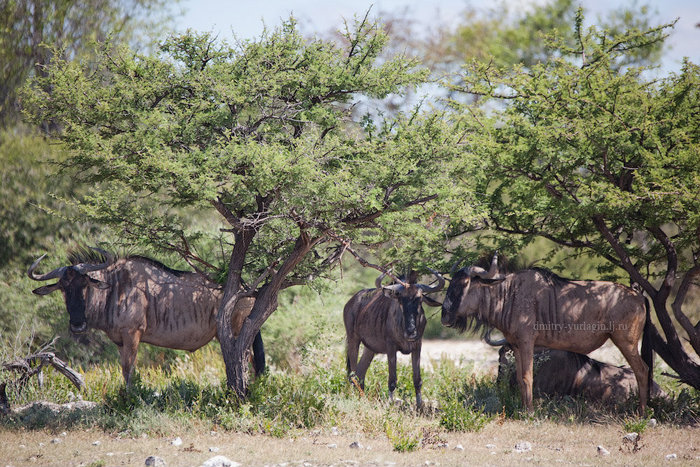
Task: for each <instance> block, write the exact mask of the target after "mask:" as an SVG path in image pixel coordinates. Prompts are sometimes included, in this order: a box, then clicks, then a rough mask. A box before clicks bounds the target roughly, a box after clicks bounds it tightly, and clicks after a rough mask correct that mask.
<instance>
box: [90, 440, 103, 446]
mask: <svg viewBox="0 0 700 467" xmlns="http://www.w3.org/2000/svg"><path fill="white" fill-rule="evenodd" d="M100 444H102V443H100V441H93V442H92V445H93V446H99V445H100Z"/></svg>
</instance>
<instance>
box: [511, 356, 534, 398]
mask: <svg viewBox="0 0 700 467" xmlns="http://www.w3.org/2000/svg"><path fill="white" fill-rule="evenodd" d="M534 351H535V348H534V346H533V345H519V346H517V347H516V346H513V353H514V354H515V371H516V376H517V377H518V385H519V386H520V397H521V398H522V401H523V406H524V407H525V408H526V409H527V411H528V412H532V373H533V358H534Z"/></svg>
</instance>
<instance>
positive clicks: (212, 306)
mask: <svg viewBox="0 0 700 467" xmlns="http://www.w3.org/2000/svg"><path fill="white" fill-rule="evenodd" d="M95 250H97V251H99V252H100V253H101V254H102V256H103V257H104V258H103V260H104V262H102V263H99V264H95V263H94V262H91V261H90V260H87V259H85V258H83V259H82V260H81V259H79V258H78V259H75V261H73V262H74V263H76V264H73V265H71V266H63V267H60V268H57V269H54V270H53V271H51V272H47V273H46V274H37V273H36V272H35V270H36V268H37V266H38V264H39V262H40V261H41V260H42V259H44V257H45V256H46V255H45V254H44V255H43V256H41V257H40V258H39V259H37V260H36V261H34V263H33V264H32V265H31V266H30V267H29V270H28V271H27V274H28V275H29V277H30V278H32V279H34V280H36V281H47V280H50V279H58V282H56V283H55V284H51V285H46V286H43V287H39V288H38V289H36V290H34V291H33V292H34V293H35V294H37V295H46V294H49V293H51V292H53V291H55V290H60V291H61V292H62V293H63V296H64V298H65V302H66V308H67V309H68V314H69V316H70V330H71V332H73V333H75V334H80V333H83V332H85V331H87V329H88V327H92V328H96V329H100V330H102V331H104V332H105V333H106V334H107V337H109V339H110V340H111V341H112V342H114V343H115V344H117V346H118V347H119V355H120V360H121V367H122V374H123V375H124V380H125V381H126V385H127V386H129V384H130V383H131V373H132V370H133V367H134V361H135V360H136V353H137V351H138V346H139V342H146V343H148V344H153V345H157V346H159V347H165V348H169V349H181V350H189V351H195V350H197V349H199V348H200V347H202V346H203V345H205V344H207V343H208V342H209V341H211V340H212V338H214V336H216V314H217V311H218V309H219V303H220V301H221V298H222V295H223V294H222V290H221V288H220V287H219V285H218V284H216V283H214V282H212V281H209V280H208V279H206V278H204V277H203V276H202V275H201V274H197V273H193V272H186V271H177V270H174V269H171V268H169V267H167V266H165V265H163V264H161V263H160V262H158V261H156V260H154V259H150V258H146V257H143V256H131V257H128V258H121V259H116V258H114V257H112V255H110V254H108V253H106V252H104V251H102V250H98V249H95ZM83 256H87V255H83ZM253 302H254V299H252V298H247V299H243V300H239V302H238V304H237V306H240V307H244V308H247V312H248V313H250V310H251V309H252V307H253ZM234 315H235V313H234ZM253 353H254V361H253V366H254V369H255V372H256V373H260V372H262V371H264V369H265V353H264V348H263V342H262V337H261V336H260V333H258V335H257V336H256V338H255V342H254V344H253Z"/></svg>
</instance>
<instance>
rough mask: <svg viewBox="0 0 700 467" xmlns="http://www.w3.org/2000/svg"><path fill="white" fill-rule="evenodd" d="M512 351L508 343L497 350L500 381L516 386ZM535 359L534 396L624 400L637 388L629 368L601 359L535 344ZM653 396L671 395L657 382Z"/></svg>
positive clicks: (653, 385) (652, 389) (653, 389)
mask: <svg viewBox="0 0 700 467" xmlns="http://www.w3.org/2000/svg"><path fill="white" fill-rule="evenodd" d="M509 354H511V348H510V346H507V345H506V346H503V347H501V348H500V350H499V351H498V380H499V381H502V382H504V383H507V384H509V385H510V386H511V387H516V386H517V385H518V382H517V379H516V377H515V371H514V368H515V367H514V364H513V361H512V356H511V357H510V358H509ZM534 362H535V363H534V373H533V383H532V393H533V396H534V397H542V396H560V397H561V396H572V397H576V396H582V397H584V398H585V399H588V400H593V401H601V402H603V403H623V402H625V401H626V400H627V399H629V398H630V397H631V396H632V395H633V394H634V392H635V391H636V389H637V381H636V379H635V376H634V372H633V371H632V370H631V369H630V368H628V367H625V366H616V365H611V364H609V363H604V362H600V361H598V360H594V359H592V358H590V357H588V356H587V355H583V354H580V353H575V352H568V351H566V350H553V349H546V348H544V347H536V348H535V354H534ZM650 396H651V397H655V398H656V397H660V398H666V397H668V395H667V394H666V393H665V392H664V390H663V389H661V388H660V387H659V385H658V384H656V383H655V382H652V385H651V393H650Z"/></svg>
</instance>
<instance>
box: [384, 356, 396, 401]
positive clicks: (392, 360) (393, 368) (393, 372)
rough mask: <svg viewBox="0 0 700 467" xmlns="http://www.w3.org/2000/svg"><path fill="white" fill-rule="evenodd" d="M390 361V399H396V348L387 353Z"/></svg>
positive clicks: (387, 358)
mask: <svg viewBox="0 0 700 467" xmlns="http://www.w3.org/2000/svg"><path fill="white" fill-rule="evenodd" d="M386 360H387V362H388V363H389V399H390V400H392V401H393V400H394V390H395V389H396V350H395V349H394V350H389V351H388V352H387V354H386Z"/></svg>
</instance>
